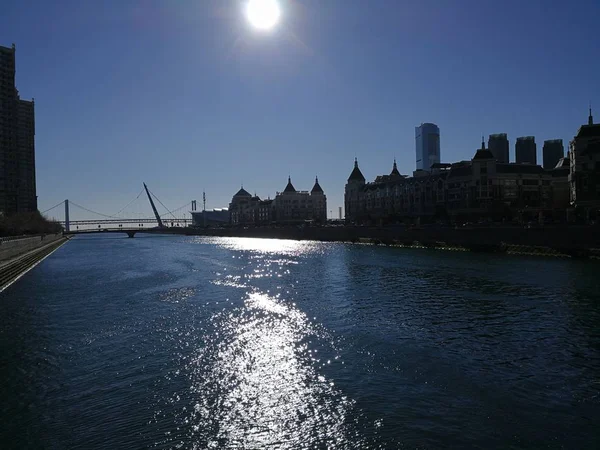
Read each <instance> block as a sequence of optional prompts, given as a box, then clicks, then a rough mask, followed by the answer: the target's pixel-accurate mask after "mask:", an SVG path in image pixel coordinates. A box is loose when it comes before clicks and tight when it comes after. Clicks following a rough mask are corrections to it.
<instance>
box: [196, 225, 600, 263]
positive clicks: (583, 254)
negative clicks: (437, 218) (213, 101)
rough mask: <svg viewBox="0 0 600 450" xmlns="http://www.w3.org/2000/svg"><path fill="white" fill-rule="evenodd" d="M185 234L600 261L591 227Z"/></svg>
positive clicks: (598, 235)
mask: <svg viewBox="0 0 600 450" xmlns="http://www.w3.org/2000/svg"><path fill="white" fill-rule="evenodd" d="M190 234H200V235H205V236H220V237H228V236H230V237H256V238H276V239H295V240H316V241H330V242H362V243H371V244H381V245H393V246H399V247H425V248H436V249H445V250H464V251H479V252H496V253H511V254H531V255H545V256H567V257H578V258H600V228H599V227H597V226H595V227H591V226H553V227H544V228H522V227H481V228H476V227H475V228H458V229H455V228H450V227H431V228H428V227H423V228H405V227H305V228H299V227H281V228H270V227H257V228H214V229H204V230H195V231H194V232H191V233H190Z"/></svg>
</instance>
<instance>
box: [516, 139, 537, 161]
mask: <svg viewBox="0 0 600 450" xmlns="http://www.w3.org/2000/svg"><path fill="white" fill-rule="evenodd" d="M515 160H516V161H517V164H523V163H529V164H537V145H536V144H535V137H534V136H523V137H520V138H517V143H516V144H515Z"/></svg>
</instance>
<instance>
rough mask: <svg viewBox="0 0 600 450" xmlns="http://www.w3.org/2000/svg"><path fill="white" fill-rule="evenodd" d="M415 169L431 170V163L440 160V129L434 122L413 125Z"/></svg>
mask: <svg viewBox="0 0 600 450" xmlns="http://www.w3.org/2000/svg"><path fill="white" fill-rule="evenodd" d="M415 141H416V150H417V152H416V153H417V170H419V169H421V170H427V171H429V170H431V166H432V164H435V163H439V162H440V129H439V127H438V126H437V125H436V124H434V123H422V124H421V126H418V127H415Z"/></svg>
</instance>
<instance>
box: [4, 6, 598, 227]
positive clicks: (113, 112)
mask: <svg viewBox="0 0 600 450" xmlns="http://www.w3.org/2000/svg"><path fill="white" fill-rule="evenodd" d="M280 1H281V4H282V9H283V15H282V21H281V23H280V24H279V26H278V28H277V29H276V30H275V31H273V32H271V33H260V32H257V31H256V30H253V29H252V28H251V27H249V25H248V24H247V22H246V20H245V17H244V14H243V9H242V4H243V1H237V0H196V1H191V0H180V1H174V0H172V1H154V0H137V1H134V0H118V1H112V0H105V1H102V2H97V1H92V0H83V1H82V0H74V1H71V0H68V1H67V0H57V1H53V2H48V1H45V0H39V1H32V0H4V1H3V2H2V7H1V11H2V14H0V45H4V46H10V44H11V43H13V42H14V43H15V44H16V45H17V87H18V89H19V91H20V93H21V96H22V97H23V98H31V97H34V98H35V100H36V127H37V134H36V157H37V182H38V196H39V208H40V210H44V209H47V208H49V207H51V206H52V205H54V204H56V203H58V202H60V201H61V200H63V199H65V198H69V199H71V200H73V201H75V202H77V203H78V204H81V205H84V206H87V207H88V208H91V209H93V210H97V211H101V212H105V213H108V214H112V213H115V212H116V211H118V210H119V209H120V208H121V207H122V206H124V205H125V204H126V203H128V202H129V201H130V200H132V199H133V198H134V197H135V196H136V195H137V194H138V193H139V191H140V189H141V187H142V186H141V184H142V181H146V183H148V185H149V186H150V189H151V190H153V192H154V193H155V194H156V195H157V196H158V197H159V198H160V199H161V200H162V201H163V203H165V205H167V207H169V208H170V209H174V208H177V207H179V206H181V205H183V204H185V203H186V202H188V201H189V200H192V199H197V200H199V203H200V201H201V199H202V191H203V190H206V195H207V207H210V208H212V207H222V206H227V204H228V202H229V200H230V199H231V196H232V195H233V194H234V193H235V192H236V191H237V189H239V186H240V184H241V183H243V184H244V187H245V188H246V189H247V190H249V191H251V192H256V193H257V194H258V195H260V196H261V197H267V196H269V195H270V196H271V197H272V196H274V194H275V192H276V191H278V190H283V188H284V187H285V184H286V181H287V176H288V174H290V175H291V176H292V181H293V182H294V185H295V186H296V188H297V189H310V188H311V187H312V184H313V182H314V177H315V175H317V174H318V175H319V181H320V183H321V185H322V187H323V188H324V190H325V192H326V194H327V195H328V203H329V206H328V208H329V209H331V210H334V211H337V207H338V206H341V205H343V189H344V184H345V180H346V178H347V177H348V175H349V173H350V171H351V169H352V165H353V160H354V157H355V156H357V157H358V159H359V163H360V166H361V169H362V170H363V173H364V174H365V176H366V177H367V179H373V178H374V177H375V176H376V175H377V174H381V173H388V172H389V171H390V170H391V166H392V161H393V158H394V156H395V157H396V158H397V160H398V166H399V169H400V171H401V173H403V174H410V173H412V171H413V170H414V168H415V144H414V127H415V126H416V125H418V124H420V123H421V122H435V123H436V124H438V125H439V127H440V130H441V154H442V160H443V161H445V162H452V161H456V160H461V159H468V158H470V157H471V156H472V155H473V153H474V150H475V149H476V148H477V147H478V146H479V145H480V140H481V135H482V134H485V135H486V137H487V135H488V134H491V133H500V132H506V133H508V135H509V139H510V144H511V159H514V142H515V139H516V137H518V136H522V135H535V137H536V142H537V143H538V161H540V160H541V159H540V158H541V146H542V143H543V141H544V140H545V139H554V138H562V139H563V140H565V142H567V141H568V140H569V139H571V138H572V136H573V135H574V134H575V132H576V130H577V128H578V127H579V125H581V124H583V123H585V122H586V121H587V107H588V102H589V101H591V102H592V105H594V104H596V105H597V108H596V109H597V110H598V112H597V114H596V115H597V116H598V119H599V120H600V91H599V90H598V86H599V85H598V80H599V79H600V60H599V59H598V57H597V56H598V54H599V52H600V36H599V32H598V28H597V20H598V17H600V2H598V1H595V0H589V1H586V0H580V1H570V2H567V1H564V2H558V1H554V2H550V1H547V0H545V1H544V0H526V1H523V0H520V1H516V0H505V1H502V2H498V1H494V0H456V1H449V0H422V1H416V0H413V1H403V0H370V1H365V0H285V1H284V0H280ZM138 203H139V202H138ZM138 208H142V209H144V208H146V209H144V211H146V210H147V211H148V212H149V211H150V210H149V208H147V206H146V205H145V203H144V204H140V206H139V207H138ZM76 214H77V213H76ZM82 216H83V214H82ZM76 218H77V216H76Z"/></svg>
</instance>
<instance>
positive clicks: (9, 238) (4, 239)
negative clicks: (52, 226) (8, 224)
mask: <svg viewBox="0 0 600 450" xmlns="http://www.w3.org/2000/svg"><path fill="white" fill-rule="evenodd" d="M44 236H45V235H44V234H22V235H20V236H6V237H1V238H0V245H1V244H2V243H3V242H10V241H18V240H20V239H29V238H34V237H42V238H43V237H44Z"/></svg>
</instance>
